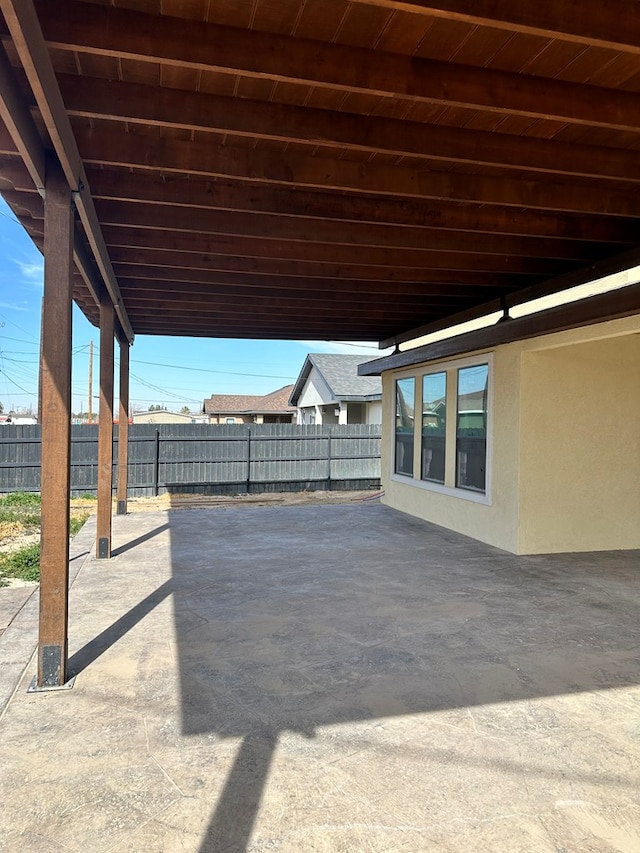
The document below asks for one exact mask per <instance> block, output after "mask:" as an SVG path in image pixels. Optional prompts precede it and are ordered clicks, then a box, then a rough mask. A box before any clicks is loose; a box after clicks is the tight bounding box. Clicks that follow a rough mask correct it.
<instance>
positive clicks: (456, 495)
mask: <svg viewBox="0 0 640 853" xmlns="http://www.w3.org/2000/svg"><path fill="white" fill-rule="evenodd" d="M578 307H579V306H578ZM555 310H556V312H557V310H562V309H555ZM564 310H565V313H566V314H567V315H569V316H571V315H570V314H569V312H570V311H571V310H578V309H577V308H574V306H569V307H568V308H566V309H564ZM545 314H546V315H547V316H548V317H551V318H552V319H553V317H554V312H553V310H552V311H549V312H542V313H541V314H539V315H531V316H529V317H524V318H522V319H520V320H517V319H516V320H513V321H511V323H510V324H505V325H503V326H501V325H500V324H498V325H496V326H493V327H489V328H486V329H483V330H481V331H476V332H470V333H467V334H465V335H459V336H457V337H455V338H450V339H449V340H445V341H438V342H437V343H434V344H428V345H426V346H421V347H417V348H415V349H409V350H406V351H404V352H401V353H397V354H393V355H391V356H387V357H385V358H381V359H378V360H376V361H372V362H370V363H369V364H367V365H363V366H362V367H361V368H360V370H361V372H362V374H363V375H366V376H370V377H372V376H379V375H381V376H382V384H383V430H382V433H383V435H382V471H381V473H382V481H383V483H384V487H385V496H384V498H383V502H384V503H386V504H387V505H389V506H391V507H394V508H395V509H399V510H401V511H403V512H407V513H410V514H412V515H415V516H418V517H420V518H423V519H425V520H427V521H430V522H433V523H435V524H438V525H441V526H442V527H448V528H450V529H453V530H456V531H458V532H460V533H463V534H465V535H467V536H471V537H474V538H475V539H480V540H481V541H483V542H487V543H489V544H491V545H494V546H497V547H498V548H502V549H505V550H507V551H511V552H513V553H516V554H540V553H543V554H544V553H558V552H567V551H604V550H617V549H628V548H631V549H633V548H640V524H638V519H640V486H639V472H640V431H639V425H640V315H638V314H636V315H635V316H630V317H627V318H623V319H616V320H610V321H608V322H604V323H596V324H593V325H587V326H582V327H578V328H569V329H564V330H562V329H561V330H559V331H552V330H549V331H548V332H547V331H546V327H545V324H548V323H550V322H551V321H552V319H551V320H550V319H547V317H546V316H545ZM563 316H564V315H563ZM558 322H559V321H558ZM534 323H536V324H537V326H538V328H539V329H540V332H538V333H537V334H536V336H532V335H533V333H534V331H535V330H532V329H530V328H529V326H531V325H533V324H534ZM519 335H521V336H522V337H518V336H519ZM525 336H526V337H525ZM496 559H499V558H498V557H496ZM567 565H568V566H571V565H573V564H571V563H569V564H567Z"/></svg>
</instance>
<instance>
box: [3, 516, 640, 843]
mask: <svg viewBox="0 0 640 853" xmlns="http://www.w3.org/2000/svg"><path fill="white" fill-rule="evenodd" d="M87 535H89V533H87ZM113 544H114V553H115V556H114V558H113V559H112V560H111V561H109V562H104V561H101V562H98V561H96V560H95V559H94V557H93V556H89V557H86V558H84V559H83V564H82V566H81V568H80V571H79V573H78V576H77V578H76V581H75V583H74V584H73V587H72V591H71V616H70V624H71V630H70V649H71V652H72V660H71V668H72V669H73V670H75V671H76V672H77V673H78V676H77V679H76V684H75V687H74V688H73V690H70V691H64V692H61V693H45V694H27V693H26V688H27V686H28V683H29V681H30V679H31V678H32V676H33V671H32V669H33V663H31V664H29V665H28V666H27V664H28V656H27V657H25V658H24V659H23V661H22V666H23V668H24V667H25V666H26V669H24V674H23V677H22V681H21V683H20V685H19V689H18V690H17V691H16V692H15V693H14V695H13V697H12V698H11V701H10V702H9V703H8V705H7V707H6V709H5V712H4V715H3V717H2V720H1V721H0V740H1V742H2V746H3V748H2V753H1V755H0V800H1V801H2V806H3V807H2V809H1V810H0V849H1V850H3V851H12V852H13V851H31V850H34V851H35V850H37V851H49V850H52V851H53V850H56V851H60V850H72V851H97V853H101V851H118V853H120V851H194V853H195V851H198V852H199V853H204V851H211V853H213V852H214V851H215V853H221V851H234V853H244V851H252V853H266V851H278V853H293V851H305V853H306V851H310V853H316V851H317V853H334V851H375V853H388V852H389V851H411V853H413V851H415V853H418V851H430V850H433V851H446V853H449V851H451V853H459V852H460V853H462V851H465V853H467V852H468V851H503V850H504V851H526V853H529V851H536V853H537V851H543V852H544V851H554V853H557V851H585V853H586V851H590V853H605V851H607V853H609V851H622V853H638V851H639V850H640V798H639V795H638V792H639V791H640V769H639V768H640V686H639V685H640V627H639V623H638V618H637V614H638V607H639V604H640V576H639V575H640V569H639V564H640V559H639V557H640V555H638V553H637V552H636V553H630V552H626V553H623V552H615V553H607V554H580V555H576V554H570V555H556V556H547V557H516V556H513V555H510V554H506V553H505V552H502V551H499V550H497V549H494V548H490V547H488V546H485V545H482V544H479V543H477V542H474V541H472V540H469V539H466V538H465V537H462V536H459V535H457V534H454V533H451V532H450V531H446V530H443V529H442V528H438V527H435V526H433V525H429V524H426V523H424V522H421V521H419V520H417V519H413V518H409V517H406V516H403V515H401V514H399V513H396V512H394V511H393V510H390V509H389V508H387V507H383V506H379V505H376V504H364V503H358V504H350V505H339V506H317V507H316V506H300V507H264V508H255V507H252V508H235V507H234V508H232V509H226V510H225V509H216V510H209V509H198V510H191V511H171V510H170V511H167V512H157V513H148V514H144V515H129V516H126V517H116V518H115V519H114V543H113ZM15 621H16V622H17V621H19V620H15ZM30 630H31V631H32V637H33V636H34V635H33V627H32V628H31V629H30ZM6 634H7V632H5V635H4V636H3V637H1V638H0V649H1V643H2V641H3V640H4V639H5V637H6Z"/></svg>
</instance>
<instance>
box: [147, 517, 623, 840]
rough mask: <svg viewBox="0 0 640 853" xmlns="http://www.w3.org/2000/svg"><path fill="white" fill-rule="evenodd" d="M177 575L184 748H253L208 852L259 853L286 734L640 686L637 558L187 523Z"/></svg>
mask: <svg viewBox="0 0 640 853" xmlns="http://www.w3.org/2000/svg"><path fill="white" fill-rule="evenodd" d="M171 559H172V571H173V582H172V591H173V593H174V608H175V619H176V636H177V642H178V652H179V663H180V683H181V693H182V696H181V708H182V730H183V733H184V734H187V735H196V734H202V733H215V734H216V735H217V736H219V737H223V738H224V737H240V738H242V746H241V748H240V750H239V752H238V755H237V757H236V760H235V763H234V766H233V768H232V770H231V771H230V773H229V777H228V779H227V782H226V786H225V789H224V792H223V794H222V795H221V797H220V798H219V800H218V803H217V806H216V808H215V811H214V813H213V816H212V818H211V822H210V826H209V828H208V831H207V834H206V837H205V840H204V841H203V843H202V846H201V848H200V849H201V853H204V852H205V851H214V850H215V851H219V850H224V851H234V853H243V851H245V850H246V849H247V846H248V843H249V839H250V836H251V833H252V829H253V826H254V821H255V818H256V815H257V812H258V808H259V804H260V798H261V796H262V792H263V787H264V784H265V780H266V778H267V775H268V772H269V767H270V764H271V761H272V757H273V752H274V749H275V748H276V745H277V743H278V739H279V737H280V736H281V735H282V734H283V733H285V732H296V733H300V734H302V735H304V736H306V737H313V736H314V733H315V732H316V731H317V729H318V728H319V727H324V726H331V725H334V724H339V723H345V722H355V721H364V720H372V719H376V718H382V717H393V716H395V715H406V714H424V713H428V712H433V711H440V710H443V709H453V708H473V707H474V706H482V705H487V704H491V703H504V702H512V701H522V700H527V699H532V698H535V697H542V696H550V695H558V694H564V693H572V692H580V691H593V690H597V691H601V690H606V689H608V688H614V687H620V686H624V685H632V684H638V683H640V661H639V660H638V658H637V654H636V650H637V640H638V635H637V628H636V615H637V606H638V600H637V599H638V589H637V569H636V568H635V565H636V563H637V559H638V555H637V553H636V554H635V555H634V554H630V553H629V552H626V553H625V552H616V553H610V554H597V555H593V554H591V555H555V556H544V557H516V556H514V555H510V554H508V553H506V552H503V551H500V550H498V549H495V548H492V547H489V546H485V545H482V544H480V543H478V542H475V541H474V540H470V539H467V538H466V537H463V536H459V535H457V534H454V533H452V532H450V531H447V530H444V529H442V528H438V527H436V526H434V525H430V524H426V523H424V522H421V521H418V520H416V519H412V518H409V517H407V516H404V515H402V514H400V513H396V512H394V511H392V510H389V509H388V508H385V507H380V506H375V505H366V506H365V505H362V504H359V505H347V506H344V505H343V506H332V507H331V506H324V507H286V508H274V509H240V510H233V511H225V512H211V511H207V510H198V511H191V512H189V513H175V514H174V515H173V516H172V520H171ZM161 589H162V588H161ZM633 591H635V594H634V592H633ZM166 592H168V590H166ZM141 607H142V609H143V610H144V607H145V605H144V603H143V604H142V605H141Z"/></svg>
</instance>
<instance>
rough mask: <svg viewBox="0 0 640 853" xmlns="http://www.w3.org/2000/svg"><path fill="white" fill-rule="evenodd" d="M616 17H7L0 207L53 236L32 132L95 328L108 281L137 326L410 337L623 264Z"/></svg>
mask: <svg viewBox="0 0 640 853" xmlns="http://www.w3.org/2000/svg"><path fill="white" fill-rule="evenodd" d="M614 4H615V5H612V6H609V5H608V4H598V5H597V6H596V4H595V2H594V1H593V0H587V2H586V3H585V4H581V5H580V14H578V13H577V7H576V0H559V2H558V3H553V4H538V5H537V6H536V5H534V4H530V3H524V2H523V0H514V3H512V4H499V3H497V2H495V0H479V2H478V3H474V4H471V3H469V2H466V0H444V2H441V3H439V2H434V3H429V2H427V0H424V2H423V0H404V2H400V0H355V2H353V3H351V4H348V10H347V11H346V12H345V9H344V3H343V2H342V0H324V2H323V4H320V5H317V6H316V5H315V4H304V3H301V2H300V0H279V2H278V4H277V12H276V11H275V7H274V5H273V4H271V3H270V2H269V0H254V2H253V3H252V14H251V16H246V15H245V14H244V12H243V8H244V7H243V8H241V6H242V4H207V3H204V2H202V3H201V2H198V0H193V2H191V3H189V4H180V3H167V4H162V5H161V6H160V7H158V5H157V4H146V5H145V6H144V9H145V11H144V12H143V11H138V10H136V9H133V8H126V7H127V5H131V6H132V5H134V4H132V3H124V4H122V3H119V4H116V5H114V4H112V3H110V2H107V0H92V2H87V0H59V2H57V3H56V4H52V3H49V2H47V0H35V2H34V0H27V2H25V3H18V0H0V8H5V9H6V10H8V14H7V16H6V20H5V21H4V22H3V21H2V20H0V37H2V38H3V39H4V42H5V47H6V51H7V57H8V58H9V61H8V62H5V64H4V67H0V75H2V78H3V79H6V80H7V81H8V86H7V87H5V88H6V89H7V91H8V92H10V93H11V104H13V105H16V108H15V109H14V107H12V106H10V105H9V99H8V96H5V104H4V108H3V107H2V104H0V110H2V109H4V112H3V113H2V112H0V118H2V117H4V120H5V121H4V123H0V191H2V192H3V194H4V196H5V199H6V200H7V201H8V202H9V204H10V205H11V207H12V209H13V210H14V212H15V213H16V215H17V216H19V217H20V218H21V221H22V222H23V223H24V225H25V227H26V228H27V230H28V232H29V233H30V234H31V235H32V237H33V239H34V240H35V241H36V243H38V245H42V235H43V211H42V202H41V200H40V198H39V196H38V190H39V189H40V188H41V184H42V175H41V170H39V169H38V168H34V163H35V159H34V157H33V156H32V155H30V154H29V150H28V146H26V145H25V141H24V140H25V139H26V138H27V135H26V132H25V131H24V128H25V127H26V126H27V125H29V126H30V127H31V131H32V137H33V131H34V130H35V136H36V137H37V139H38V140H44V143H43V144H49V140H50V141H51V143H52V144H53V146H54V148H55V149H56V151H57V152H58V155H59V157H60V159H61V162H62V163H63V167H64V168H65V170H66V172H67V173H68V174H67V177H68V180H69V182H70V186H71V187H72V188H74V189H76V190H77V204H78V212H79V214H80V218H81V221H82V224H83V227H84V230H85V231H86V235H87V237H88V238H89V242H88V243H85V242H84V239H80V240H79V241H78V245H79V249H78V251H76V257H75V259H76V265H77V266H78V268H79V269H81V270H82V272H83V275H84V276H85V278H87V276H89V275H91V274H92V275H93V277H94V280H93V288H92V292H93V306H88V304H87V300H88V299H89V296H88V294H87V293H86V288H83V287H82V285H78V284H77V282H76V284H74V295H75V298H76V299H77V300H78V302H79V304H80V305H81V306H83V310H85V311H86V312H87V314H88V316H90V318H91V319H92V320H93V321H94V322H95V320H96V307H95V306H96V304H97V303H99V302H100V301H101V298H102V289H103V288H105V287H108V288H110V290H109V292H110V293H116V294H117V299H120V300H121V304H122V306H124V307H126V310H127V312H128V316H129V317H130V321H131V326H132V329H133V330H134V331H136V332H140V333H158V334H166V333H170V334H197V335H203V334H210V335H217V336H224V335H232V336H237V337H251V336H267V337H306V336H308V335H313V336H314V337H327V336H328V337H331V338H336V337H340V336H343V337H347V338H353V339H371V338H374V339H376V338H378V339H381V340H390V339H406V338H407V337H410V336H411V335H413V334H415V333H416V330H421V329H425V328H429V329H431V328H435V327H438V328H442V327H444V326H446V325H449V324H451V323H452V322H454V321H455V320H456V319H458V318H461V317H467V318H470V317H475V316H478V314H479V313H481V312H483V311H485V310H487V306H489V308H490V307H491V306H495V305H504V304H517V303H518V302H521V301H523V300H524V299H526V298H528V295H530V294H532V293H536V292H546V293H552V292H555V291H556V290H558V289H561V288H562V287H564V286H567V284H566V283H567V281H569V280H571V281H572V282H573V283H579V282H580V281H584V280H587V279H588V278H589V277H591V276H594V275H595V274H596V271H597V270H600V269H604V268H605V267H606V266H607V264H609V265H610V266H612V267H615V266H616V265H617V264H618V259H619V258H620V257H625V258H629V257H632V256H633V251H634V250H635V249H636V247H638V245H639V240H638V220H639V219H640V202H639V201H638V193H637V189H638V184H639V183H640V158H639V157H638V149H639V148H640V94H639V93H638V91H637V89H638V87H637V79H640V52H638V51H637V50H636V49H635V47H634V44H636V42H637V40H638V39H637V24H636V23H635V18H634V19H633V20H631V19H630V18H629V15H630V13H631V10H632V9H633V8H634V7H633V6H632V5H630V4H629V2H628V0H614ZM312 7H313V8H312ZM341 10H342V11H341ZM614 12H615V14H614ZM16 118H17V120H18V122H19V123H20V125H21V126H22V128H23V131H22V132H20V133H17V132H16ZM31 148H32V149H33V145H32V146H31ZM74 180H75V181H76V183H74ZM80 182H81V183H80ZM89 188H90V189H89ZM96 224H97V226H99V229H100V234H101V241H102V242H101V243H100V245H98V243H97V242H96V237H95V232H94V231H93V230H92V229H93V226H94V225H96ZM79 233H80V235H81V236H82V232H80V231H79ZM630 253H631V254H630ZM94 256H95V259H94ZM96 262H97V266H96ZM104 282H107V283H106V284H105V283H104ZM114 287H117V288H118V291H116V290H115V289H114ZM117 299H116V304H118V302H117Z"/></svg>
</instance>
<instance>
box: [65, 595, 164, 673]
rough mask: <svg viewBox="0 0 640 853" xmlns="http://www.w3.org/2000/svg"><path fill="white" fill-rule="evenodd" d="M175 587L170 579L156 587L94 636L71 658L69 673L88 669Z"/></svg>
mask: <svg viewBox="0 0 640 853" xmlns="http://www.w3.org/2000/svg"><path fill="white" fill-rule="evenodd" d="M172 587H173V583H172V581H170V580H168V581H166V582H165V583H163V584H162V586H160V587H158V589H155V590H154V591H153V592H152V593H150V594H149V595H148V596H147V597H146V598H144V599H143V600H142V601H141V602H140V603H139V604H136V606H135V607H132V608H131V610H128V611H127V612H126V613H125V614H124V615H123V616H121V617H120V618H119V619H117V620H116V621H115V622H114V623H113V624H112V625H110V626H109V627H108V628H106V629H105V630H104V631H102V632H101V633H100V634H98V636H97V637H94V639H93V640H91V641H90V642H89V643H87V644H86V645H84V646H83V647H82V648H81V649H78V651H77V652H76V653H75V654H74V655H72V656H71V657H70V658H69V664H68V666H69V673H70V676H73V675H77V674H78V673H80V672H82V670H83V669H86V668H87V667H88V666H90V665H91V664H92V663H93V662H94V661H96V660H97V659H98V658H99V657H100V655H102V654H104V652H106V651H107V649H110V648H111V647H112V646H113V645H115V644H116V643H117V642H118V640H121V639H122V637H124V635H125V634H127V633H128V632H129V631H130V630H131V629H132V628H134V627H135V626H136V625H137V624H138V623H139V622H140V621H141V620H142V619H144V617H145V616H147V615H148V614H149V613H151V611H152V610H154V609H155V608H156V607H157V606H158V604H160V602H162V601H164V600H165V598H166V597H167V596H168V595H170V594H171V591H172Z"/></svg>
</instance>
